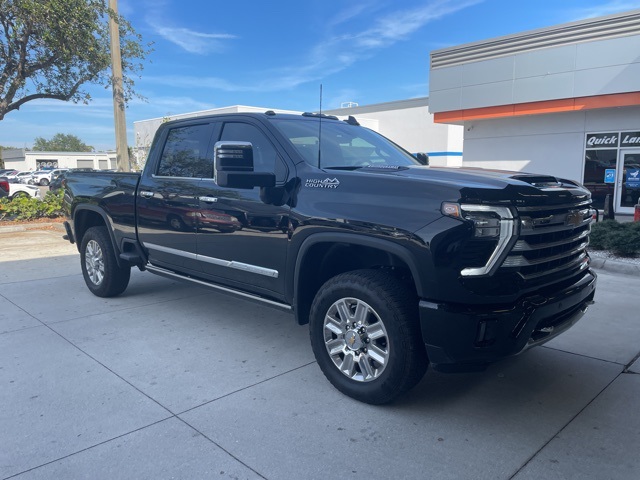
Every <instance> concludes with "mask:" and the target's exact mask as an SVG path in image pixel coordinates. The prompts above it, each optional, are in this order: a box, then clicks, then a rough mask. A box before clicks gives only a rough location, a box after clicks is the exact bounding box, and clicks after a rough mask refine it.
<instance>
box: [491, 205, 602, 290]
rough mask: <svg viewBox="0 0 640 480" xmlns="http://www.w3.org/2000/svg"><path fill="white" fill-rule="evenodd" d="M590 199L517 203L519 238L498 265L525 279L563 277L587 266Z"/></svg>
mask: <svg viewBox="0 0 640 480" xmlns="http://www.w3.org/2000/svg"><path fill="white" fill-rule="evenodd" d="M592 214H593V212H592V210H591V208H590V201H586V202H579V203H575V204H565V205H558V206H546V207H520V208H518V216H519V221H520V230H519V234H518V240H517V241H516V243H515V244H514V246H513V248H512V249H511V251H510V252H509V254H508V256H507V257H506V258H505V259H504V261H503V263H502V265H501V269H503V270H509V271H512V272H513V271H516V272H517V273H518V275H520V276H521V277H522V278H523V279H524V280H525V281H533V280H537V279H540V278H542V277H546V276H554V277H558V278H562V277H565V276H569V275H573V274H574V273H576V272H578V271H580V270H583V269H585V268H587V267H588V266H589V257H588V255H587V253H586V248H587V246H588V245H589V232H590V231H591V222H592Z"/></svg>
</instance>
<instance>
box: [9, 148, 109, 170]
mask: <svg viewBox="0 0 640 480" xmlns="http://www.w3.org/2000/svg"><path fill="white" fill-rule="evenodd" d="M2 161H3V163H4V168H12V169H14V170H18V171H28V170H40V169H42V168H93V169H96V170H98V169H99V170H111V169H115V168H116V152H36V151H32V150H25V149H23V148H14V149H5V150H2Z"/></svg>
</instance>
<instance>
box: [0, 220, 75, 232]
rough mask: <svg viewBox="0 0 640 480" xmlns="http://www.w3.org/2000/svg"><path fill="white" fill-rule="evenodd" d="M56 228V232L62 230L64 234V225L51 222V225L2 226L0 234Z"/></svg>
mask: <svg viewBox="0 0 640 480" xmlns="http://www.w3.org/2000/svg"><path fill="white" fill-rule="evenodd" d="M52 227H53V228H55V229H56V230H60V231H61V232H64V225H63V224H62V223H57V222H51V223H24V224H21V225H6V226H0V233H13V232H26V231H33V230H41V229H45V230H51V228H52Z"/></svg>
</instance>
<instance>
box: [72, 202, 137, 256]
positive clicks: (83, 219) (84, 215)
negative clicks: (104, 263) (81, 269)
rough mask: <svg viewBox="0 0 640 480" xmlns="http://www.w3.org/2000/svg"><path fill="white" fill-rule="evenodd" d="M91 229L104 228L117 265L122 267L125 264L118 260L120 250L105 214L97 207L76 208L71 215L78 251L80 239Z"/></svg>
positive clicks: (80, 243)
mask: <svg viewBox="0 0 640 480" xmlns="http://www.w3.org/2000/svg"><path fill="white" fill-rule="evenodd" d="M91 227H106V229H107V232H108V234H109V239H110V240H111V246H112V247H113V251H114V252H115V254H116V260H117V262H118V265H119V266H121V267H122V266H124V265H125V264H124V263H123V262H122V261H121V259H120V248H119V247H118V242H116V239H115V235H114V233H113V226H112V225H111V222H110V221H109V217H108V216H107V214H106V213H105V212H104V211H103V210H102V209H100V208H98V207H94V206H91V205H83V206H82V207H78V208H76V210H75V211H74V213H73V231H74V236H75V241H76V245H77V247H78V251H80V248H81V245H82V237H83V236H84V234H85V233H86V232H87V230H89V229H90V228H91Z"/></svg>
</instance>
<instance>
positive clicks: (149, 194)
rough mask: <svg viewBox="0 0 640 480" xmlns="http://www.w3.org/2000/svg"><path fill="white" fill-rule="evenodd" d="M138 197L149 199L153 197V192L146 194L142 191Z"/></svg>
mask: <svg viewBox="0 0 640 480" xmlns="http://www.w3.org/2000/svg"><path fill="white" fill-rule="evenodd" d="M140 196H141V197H144V198H151V197H153V192H147V191H144V190H143V191H142V192H140Z"/></svg>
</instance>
